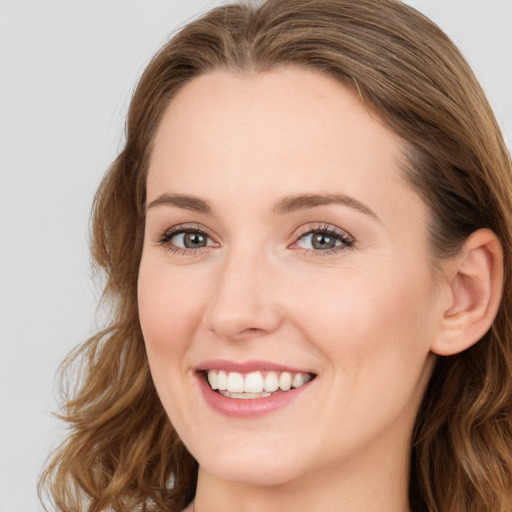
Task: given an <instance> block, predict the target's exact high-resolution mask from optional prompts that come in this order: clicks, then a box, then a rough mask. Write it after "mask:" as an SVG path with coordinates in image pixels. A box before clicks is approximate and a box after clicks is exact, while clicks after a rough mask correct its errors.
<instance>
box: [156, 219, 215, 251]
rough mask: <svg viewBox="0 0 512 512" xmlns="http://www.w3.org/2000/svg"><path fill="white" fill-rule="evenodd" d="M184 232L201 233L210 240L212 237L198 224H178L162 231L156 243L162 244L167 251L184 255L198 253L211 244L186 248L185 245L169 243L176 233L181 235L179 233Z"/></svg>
mask: <svg viewBox="0 0 512 512" xmlns="http://www.w3.org/2000/svg"><path fill="white" fill-rule="evenodd" d="M186 233H197V234H198V235H203V236H205V237H206V238H208V239H210V240H211V239H212V238H211V236H210V235H208V233H206V232H205V231H204V230H203V229H201V228H200V227H199V226H183V225H179V226H173V227H172V228H170V229H168V230H167V231H166V232H165V233H163V235H161V236H160V237H159V238H158V240H157V243H158V244H159V245H162V246H164V247H165V248H166V249H167V250H168V251H169V252H171V253H173V254H183V255H186V256H190V255H196V254H200V253H201V252H202V251H203V250H205V249H207V248H208V247H211V246H205V247H199V248H197V249H190V248H186V247H177V246H176V245H173V244H172V243H171V240H172V239H173V238H174V237H175V236H176V235H181V234H186Z"/></svg>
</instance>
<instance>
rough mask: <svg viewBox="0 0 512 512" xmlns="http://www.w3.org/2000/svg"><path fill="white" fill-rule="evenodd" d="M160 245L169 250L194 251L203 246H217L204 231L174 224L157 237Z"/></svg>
mask: <svg viewBox="0 0 512 512" xmlns="http://www.w3.org/2000/svg"><path fill="white" fill-rule="evenodd" d="M158 243H159V244H160V245H164V246H166V247H167V248H168V249H169V250H182V251H194V250H199V249H203V248H205V247H217V246H218V244H217V243H215V242H214V241H213V240H212V239H211V238H210V237H209V236H208V235H207V234H206V233H205V232H204V231H202V230H200V229H198V228H191V227H184V226H175V227H173V228H171V229H169V230H167V231H166V232H165V233H164V234H163V235H162V236H161V237H160V238H159V239H158Z"/></svg>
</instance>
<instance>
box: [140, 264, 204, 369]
mask: <svg viewBox="0 0 512 512" xmlns="http://www.w3.org/2000/svg"><path fill="white" fill-rule="evenodd" d="M138 303H139V317H140V323H141V328H142V333H143V335H144V340H145V343H146V348H147V351H148V356H149V357H150V360H151V359H154V358H155V357H159V358H160V357H162V356H166V357H165V358H166V360H167V361H168V360H169V359H173V356H175V355H177V354H178V353H180V352H183V351H184V350H185V349H186V347H187V345H188V343H189V342H190V340H191V339H192V338H193V335H194V332H195V331H196V329H197V326H198V325H199V323H200V320H201V311H202V309H203V307H204V306H205V305H206V303H207V300H206V293H205V290H204V289H202V288H201V287H200V286H198V283H197V282H196V281H192V280H191V279H187V278H186V277H183V276H180V275H179V274H175V273H173V272H170V271H169V269H168V268H161V267H159V266H150V265H149V264H145V262H144V259H143V261H142V263H141V267H140V271H139V281H138ZM152 356H155V357H152ZM176 361H178V360H177V359H176Z"/></svg>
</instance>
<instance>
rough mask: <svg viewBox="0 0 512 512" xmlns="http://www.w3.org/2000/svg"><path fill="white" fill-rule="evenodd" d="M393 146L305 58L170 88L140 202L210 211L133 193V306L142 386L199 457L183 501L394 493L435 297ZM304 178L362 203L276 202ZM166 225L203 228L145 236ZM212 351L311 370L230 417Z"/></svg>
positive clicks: (329, 502)
mask: <svg viewBox="0 0 512 512" xmlns="http://www.w3.org/2000/svg"><path fill="white" fill-rule="evenodd" d="M401 149H402V146H401V141H400V139H398V137H397V136H395V135H394V134H392V133H391V132H389V131H388V130H387V129H386V128H384V126H383V125H382V124H381V123H380V122H379V120H378V119H377V118H376V117H375V116H373V115H372V114H370V113H369V112H368V111H367V110H366V109H365V108H364V106H363V105H362V104H361V102H360V101H359V99H358V98H357V97H356V96H355V95H354V93H352V92H351V91H349V90H347V89H346V88H344V87H343V86H341V85H340V84H338V83H337V82H335V81H333V80H332V79H331V78H329V77H326V76H324V75H322V74H318V73H315V72H312V71H308V70H303V69H294V68H282V69H278V70H274V71H272V72H268V73H264V74H258V75H250V76H245V77H242V76H239V75H235V74H232V73H229V72H227V71H215V72H211V73H209V74H206V75H204V76H201V77H199V78H196V79H195V80H193V81H192V82H191V83H189V84H188V85H187V86H185V87H184V88H183V89H182V90H181V91H180V93H179V94H178V95H177V96H176V97H175V98H174V99H173V101H172V102H171V104H170V105H169V108H168V109H167V111H166V113H165V115H164V118H163V120H162V123H161V125H160V127H159V130H158V132H157V135H156V138H155V145H154V151H153V154H152V159H151V162H150V168H149V174H148V180H147V198H148V204H151V203H152V202H154V201H155V200H157V199H158V198H159V197H161V195H162V194H182V195H187V196H194V197H195V198H200V199H201V200H202V201H204V202H206V203H207V204H208V205H209V207H210V209H211V211H210V212H209V213H207V212H200V211H193V210H191V209H188V208H185V207H183V204H182V205H181V206H180V205H173V204H163V203H161V204H153V206H151V207H150V208H148V210H147V217H146V228H145V241H144V249H143V255H142V261H141V265H140V274H139V308H140V320H141V326H142V330H143V334H144V338H145V342H146V346H147V353H148V358H149V363H150V367H151V372H152V376H153V379H154V382H155V385H156V388H157V391H158V394H159V396H160V398H161V401H162V403H163V406H164V408H165V410H166V412H167V413H168V415H169V417H170V419H171V421H172V423H173V425H174V426H175V428H176V430H177V432H178V434H179V435H180V437H181V439H182V440H183V442H184V443H185V445H186V446H187V448H188V449H189V450H190V452H191V453H192V455H193V456H194V457H195V458H196V460H197V461H198V462H199V465H200V471H199V481H198V490H197V496H196V511H197V512H203V511H216V510H219V511H235V510H236V511H247V512H250V511H261V510H266V511H268V512H272V511H278V510H279V511H282V510H296V511H302V510H304V511H305V510H322V511H333V512H334V511H337V512H339V511H350V512H357V511H361V512H363V511H364V512H371V511H375V512H386V511H389V512H391V511H392V512H399V511H408V510H409V507H408V503H407V486H408V473H409V468H408V458H409V446H410V438H411V432H412V428H413V424H414V419H415V416H416V413H417V410H418V408H419V404H420V401H421V398H422V396H423V394H424V391H425V388H426V385H427V383H428V379H429V377H430V375H431V372H432V368H433V364H434V361H435V357H436V356H435V355H434V354H433V353H432V351H431V348H432V345H433V344H435V343H436V342H437V343H438V342H439V337H440V333H441V329H442V322H443V312H444V311H445V310H446V304H447V302H446V297H447V294H445V293H444V292H443V289H442V287H440V285H439V281H438V279H437V278H436V277H435V274H434V271H433V269H432V264H431V254H430V252H429V248H428V245H427V237H426V229H427V225H426V218H427V209H426V206H425V204H424V203H423V201H422V200H421V199H420V198H419V197H418V195H417V194H416V193H415V192H414V191H413V190H412V189H411V187H410V186H409V185H408V184H407V183H406V182H405V180H404V179H403V177H402V172H401V170H400V166H401V162H403V157H402V152H401ZM303 194H331V195H332V194H340V195H341V194H343V195H344V196H348V197H350V198H352V199H355V200H357V201H358V202H359V203H361V204H362V205H364V207H365V208H366V209H367V210H368V211H363V209H361V208H359V207H354V205H353V204H350V203H349V204H341V203H333V204H325V205H320V206H313V207H307V208H302V209H299V210H293V211H288V212H275V205H276V203H278V202H279V201H281V200H282V199H283V198H285V197H290V196H297V195H303ZM370 210H371V213H370ZM174 226H185V227H188V228H190V227H192V228H193V229H199V230H201V231H203V232H204V233H206V234H207V235H208V237H209V238H208V239H207V240H208V245H206V246H205V247H202V248H200V249H187V248H184V247H183V245H182V244H181V238H180V237H178V236H175V237H174V238H172V239H171V240H167V241H166V243H161V240H162V237H163V235H164V234H165V233H166V231H168V230H169V229H170V228H172V227H174ZM323 226H329V227H330V228H331V229H334V230H336V231H337V232H340V233H341V234H345V236H346V234H348V235H349V236H350V238H351V240H353V244H352V245H351V246H345V245H344V244H342V243H341V242H339V243H340V245H338V246H337V247H335V248H334V250H331V251H323V250H318V249H315V248H312V246H311V237H310V236H304V234H305V233H307V232H309V231H311V230H318V229H319V228H322V227H323ZM178 229H179V228H178ZM180 245H181V246H180ZM218 358H221V359H227V360H230V361H236V362H246V361H251V360H265V361H271V362H274V363H280V364H286V365H291V366H293V367H297V368H305V369H307V370H308V371H312V372H314V373H315V374H316V375H317V377H316V378H315V379H314V380H313V381H312V382H311V383H310V384H309V385H308V387H307V389H305V390H304V391H303V392H302V393H301V394H300V395H299V397H298V398H297V399H295V400H294V401H292V402H291V403H290V404H288V405H287V406H286V407H284V408H282V409H280V410H277V411H274V412H272V413H271V414H267V415H264V416H262V417H259V418H252V419H244V418H230V417H226V416H224V415H221V414H219V413H218V412H216V411H214V410H212V409H211V408H210V407H209V406H208V405H207V404H206V402H205V400H204V398H203V396H202V394H201V393H200V392H199V389H198V388H199V386H198V379H197V374H196V372H195V368H197V366H198V365H199V364H201V362H203V361H206V360H211V359H218Z"/></svg>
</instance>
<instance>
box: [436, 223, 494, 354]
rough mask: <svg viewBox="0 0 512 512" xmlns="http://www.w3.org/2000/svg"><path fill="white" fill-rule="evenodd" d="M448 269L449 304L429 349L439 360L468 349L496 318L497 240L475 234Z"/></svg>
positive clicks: (488, 233)
mask: <svg viewBox="0 0 512 512" xmlns="http://www.w3.org/2000/svg"><path fill="white" fill-rule="evenodd" d="M450 269H451V270H450V275H449V276H448V279H449V282H448V286H449V292H450V301H449V305H448V306H447V307H446V308H445V309H444V311H443V313H444V314H443V318H442V320H441V330H440V333H439V336H437V337H436V338H435V340H434V341H433V343H432V347H431V350H432V352H434V353H435V354H437V355H442V356H447V355H453V354H457V353H459V352H462V351H463V350H465V349H467V348H469V347H470V346H471V345H473V344H474V343H476V342H477V341H478V340H480V339H481V338H482V337H483V336H484V334H485V333H486V332H487V331H488V330H489V328H490V327H491V325H492V322H493V321H494V319H495V318H496V314H497V312H498V308H499V304H500V300H501V294H502V285H503V251H502V247H501V243H500V241H499V240H498V237H497V236H496V235H495V234H494V233H493V232H492V231H491V230H489V229H479V230H477V231H475V232H474V233H472V234H471V235H470V236H469V237H468V239H467V240H466V242H465V243H464V245H463V247H462V249H461V251H460V252H459V253H458V254H457V256H455V257H454V261H453V265H451V266H450Z"/></svg>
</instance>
